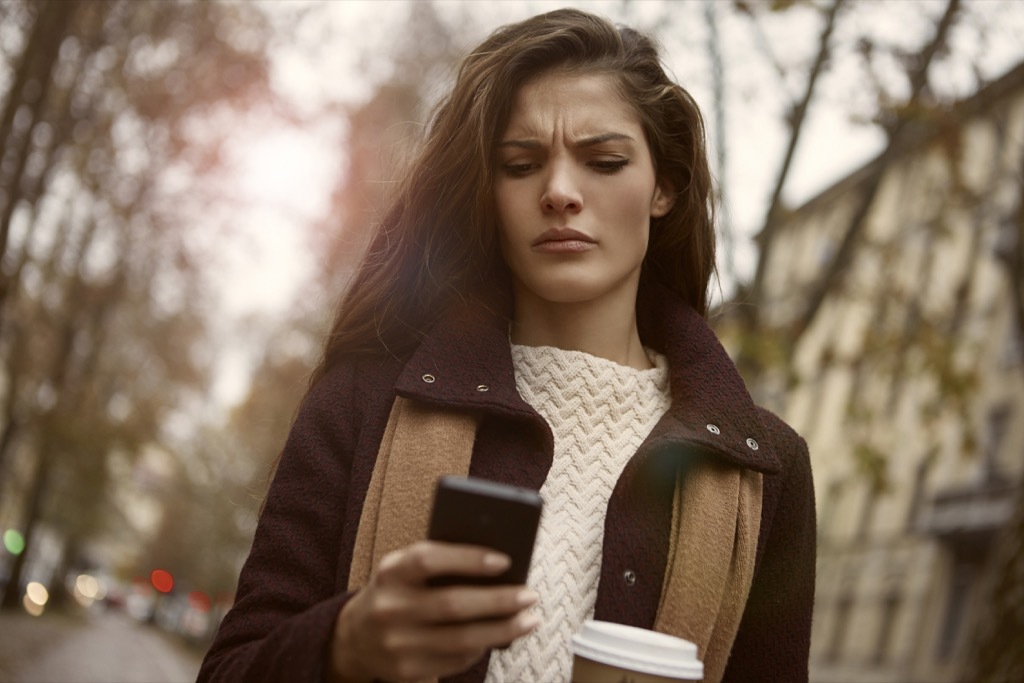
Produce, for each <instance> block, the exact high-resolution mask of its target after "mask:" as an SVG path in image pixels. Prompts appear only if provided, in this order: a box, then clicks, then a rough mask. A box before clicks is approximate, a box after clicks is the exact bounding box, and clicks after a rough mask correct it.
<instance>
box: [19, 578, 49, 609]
mask: <svg viewBox="0 0 1024 683" xmlns="http://www.w3.org/2000/svg"><path fill="white" fill-rule="evenodd" d="M25 597H27V598H28V599H29V600H31V601H32V602H34V603H35V604H37V605H39V606H40V607H43V606H44V605H46V601H47V600H49V599H50V593H49V591H47V590H46V586H44V585H43V584H41V583H39V582H38V581H33V582H32V583H30V584H29V585H27V586H25Z"/></svg>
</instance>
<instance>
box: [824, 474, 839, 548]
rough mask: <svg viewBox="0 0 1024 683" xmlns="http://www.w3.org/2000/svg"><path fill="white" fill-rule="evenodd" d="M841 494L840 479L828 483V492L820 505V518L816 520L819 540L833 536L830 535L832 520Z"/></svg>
mask: <svg viewBox="0 0 1024 683" xmlns="http://www.w3.org/2000/svg"><path fill="white" fill-rule="evenodd" d="M842 493H843V480H842V479H836V480H833V481H831V482H829V485H828V492H827V493H826V494H825V500H824V501H822V504H821V505H822V510H821V518H820V519H819V520H818V538H819V539H820V540H823V541H824V540H827V539H829V538H831V537H832V536H833V535H834V534H833V533H832V531H833V529H832V518H833V517H835V513H836V507H838V506H839V503H840V496H841V495H842Z"/></svg>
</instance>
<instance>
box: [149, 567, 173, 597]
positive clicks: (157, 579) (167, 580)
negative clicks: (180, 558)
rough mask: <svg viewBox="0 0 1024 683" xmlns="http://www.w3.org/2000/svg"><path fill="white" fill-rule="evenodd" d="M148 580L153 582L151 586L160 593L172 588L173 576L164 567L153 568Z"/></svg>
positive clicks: (168, 591) (167, 591)
mask: <svg viewBox="0 0 1024 683" xmlns="http://www.w3.org/2000/svg"><path fill="white" fill-rule="evenodd" d="M149 580H150V581H151V582H152V583H153V588H155V589H157V590H158V591H160V592H161V593H170V592H171V589H172V588H174V577H173V576H171V573H170V572H169V571H167V570H165V569H154V570H153V573H152V574H150V575H149Z"/></svg>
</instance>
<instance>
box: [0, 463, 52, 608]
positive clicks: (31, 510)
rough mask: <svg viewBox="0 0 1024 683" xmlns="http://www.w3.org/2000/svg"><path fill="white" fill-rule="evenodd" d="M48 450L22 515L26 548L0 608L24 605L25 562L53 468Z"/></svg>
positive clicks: (11, 577) (15, 568) (37, 525)
mask: <svg viewBox="0 0 1024 683" xmlns="http://www.w3.org/2000/svg"><path fill="white" fill-rule="evenodd" d="M48 451H49V449H47V448H45V447H44V449H43V452H42V453H40V458H39V466H38V467H37V468H36V475H35V477H34V478H33V481H32V488H31V490H30V491H29V494H28V498H27V500H26V503H25V510H24V513H23V514H22V517H21V522H22V524H23V525H24V529H25V532H24V535H25V548H24V549H23V550H22V551H21V554H19V555H17V556H16V557H15V558H14V565H13V566H12V567H11V574H10V576H9V577H8V579H7V585H6V586H5V587H4V595H3V598H2V599H0V609H16V608H17V609H20V608H21V607H22V604H21V600H22V582H23V580H24V578H23V576H22V575H23V574H24V572H25V564H26V561H27V559H28V556H29V552H30V550H31V549H32V547H33V543H34V541H35V537H36V532H37V531H38V529H39V521H40V519H41V518H42V513H43V502H44V501H45V500H46V490H47V488H49V485H50V473H51V472H52V469H53V458H52V456H51V454H50V453H49V452H48Z"/></svg>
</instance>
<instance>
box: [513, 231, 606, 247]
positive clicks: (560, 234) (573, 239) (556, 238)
mask: <svg viewBox="0 0 1024 683" xmlns="http://www.w3.org/2000/svg"><path fill="white" fill-rule="evenodd" d="M595 245H597V242H596V241H595V240H594V239H593V238H592V237H590V236H589V234H586V233H584V232H581V231H579V230H573V229H572V228H571V227H553V228H551V229H550V230H546V231H545V232H544V233H543V234H541V237H539V238H538V239H536V240H534V242H531V243H530V245H529V246H530V247H532V248H534V249H535V250H537V251H543V252H548V253H577V252H582V251H587V250H588V249H591V248H593V247H594V246H595Z"/></svg>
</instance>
